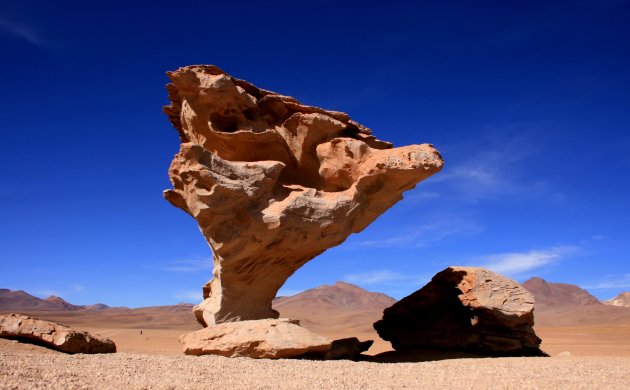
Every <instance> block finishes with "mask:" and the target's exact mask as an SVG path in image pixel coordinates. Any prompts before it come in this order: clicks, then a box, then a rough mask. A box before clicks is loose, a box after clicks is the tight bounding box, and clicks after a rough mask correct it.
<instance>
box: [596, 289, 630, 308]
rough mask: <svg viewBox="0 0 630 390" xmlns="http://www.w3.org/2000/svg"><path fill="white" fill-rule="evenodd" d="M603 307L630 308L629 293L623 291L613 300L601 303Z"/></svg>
mask: <svg viewBox="0 0 630 390" xmlns="http://www.w3.org/2000/svg"><path fill="white" fill-rule="evenodd" d="M602 303H603V304H605V305H611V306H619V307H630V291H624V292H622V293H620V294H619V295H617V296H616V297H614V298H611V299H609V300H606V301H602Z"/></svg>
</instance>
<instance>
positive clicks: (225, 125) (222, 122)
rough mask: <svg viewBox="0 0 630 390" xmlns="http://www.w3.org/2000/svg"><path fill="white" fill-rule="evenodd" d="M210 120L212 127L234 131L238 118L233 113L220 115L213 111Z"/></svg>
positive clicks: (223, 130)
mask: <svg viewBox="0 0 630 390" xmlns="http://www.w3.org/2000/svg"><path fill="white" fill-rule="evenodd" d="M210 122H212V127H214V129H215V130H217V131H222V132H224V133H234V132H235V131H236V130H238V119H237V118H236V117H235V116H233V115H222V114H220V113H218V112H213V113H212V114H210Z"/></svg>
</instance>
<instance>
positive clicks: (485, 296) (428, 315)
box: [374, 267, 546, 356]
mask: <svg viewBox="0 0 630 390" xmlns="http://www.w3.org/2000/svg"><path fill="white" fill-rule="evenodd" d="M533 326H534V297H533V296H532V294H530V293H529V292H528V291H527V290H526V289H525V288H523V287H522V286H521V285H520V284H518V283H517V282H515V281H514V280H512V279H509V278H506V277H504V276H501V275H499V274H496V273H494V272H491V271H488V270H486V269H483V268H476V267H449V268H447V269H445V270H444V271H442V272H439V273H438V274H436V275H435V276H434V277H433V279H432V280H431V281H430V282H429V283H428V284H427V285H426V286H424V287H423V288H422V289H420V290H418V291H416V292H415V293H413V294H411V295H409V296H408V297H405V298H403V299H402V300H400V301H399V302H397V303H395V304H394V305H392V306H391V307H389V308H387V309H385V311H384V312H383V319H382V320H380V321H378V322H376V323H375V324H374V328H375V329H376V331H377V332H378V334H379V336H381V338H383V339H384V340H387V341H390V342H391V343H392V346H393V347H394V349H396V350H397V351H399V350H410V349H414V348H429V349H431V348H432V349H441V350H450V351H463V352H472V353H476V354H483V355H492V356H546V354H545V353H544V352H542V351H541V350H540V348H539V346H540V342H541V340H540V338H538V336H536V333H535V332H534V329H533Z"/></svg>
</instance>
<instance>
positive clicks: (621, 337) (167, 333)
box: [77, 325, 630, 370]
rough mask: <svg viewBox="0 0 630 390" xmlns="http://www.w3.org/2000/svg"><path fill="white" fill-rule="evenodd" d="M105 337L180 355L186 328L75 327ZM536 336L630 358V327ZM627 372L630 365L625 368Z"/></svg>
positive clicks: (555, 349)
mask: <svg viewBox="0 0 630 390" xmlns="http://www.w3.org/2000/svg"><path fill="white" fill-rule="evenodd" d="M77 328H79V329H82V330H87V331H89V332H92V333H98V334H100V335H103V336H105V337H108V338H110V339H112V340H114V342H115V343H116V346H117V348H118V350H119V351H120V352H131V353H146V354H163V355H180V354H181V353H182V348H181V345H180V344H179V342H178V338H179V336H180V335H182V334H184V333H187V332H189V331H193V330H194V329H191V330H186V329H146V328H145V329H142V335H141V334H140V329H137V328H134V329H124V328H112V327H110V328H103V327H98V326H83V327H77ZM317 333H318V334H321V335H322V336H326V337H329V338H332V339H339V338H344V337H351V336H356V337H358V338H359V339H360V340H369V339H372V340H374V345H372V348H370V350H369V351H368V352H367V353H368V354H370V355H375V354H378V353H381V352H386V351H389V350H391V345H390V344H389V343H388V342H386V341H384V340H381V339H380V338H378V335H376V333H373V332H372V333H370V332H347V331H328V332H327V331H321V330H320V331H318V332H317ZM536 333H537V334H538V336H539V337H540V338H542V340H543V343H542V349H543V350H544V351H545V352H547V353H548V354H550V355H551V356H555V355H557V354H559V353H561V352H565V351H568V352H571V355H573V356H609V357H613V356H618V357H623V356H625V357H630V325H625V326H601V327H598V326H583V327H541V328H536ZM628 369H629V370H630V366H629V368H628Z"/></svg>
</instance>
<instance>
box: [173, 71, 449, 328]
mask: <svg viewBox="0 0 630 390" xmlns="http://www.w3.org/2000/svg"><path fill="white" fill-rule="evenodd" d="M168 77H169V78H170V79H171V83H170V84H168V85H167V90H168V94H169V99H170V101H171V103H170V104H169V105H168V106H166V107H165V108H164V112H165V113H166V114H167V115H168V117H169V120H170V122H171V123H172V124H173V126H174V127H175V129H177V131H178V133H179V137H180V140H181V146H180V150H179V153H177V155H176V156H175V157H174V159H173V162H172V163H171V166H170V169H169V176H170V179H171V183H172V184H173V189H169V190H166V191H165V192H164V197H165V198H166V199H167V200H168V201H169V202H170V203H172V204H173V205H174V206H176V207H179V208H181V209H182V210H184V211H185V212H186V213H188V214H190V215H191V216H192V217H193V218H195V220H196V221H197V223H198V225H199V228H200V230H201V232H202V234H203V235H204V237H205V238H206V240H207V242H208V244H209V245H210V247H211V248H212V253H213V260H214V269H213V278H212V280H210V281H209V282H208V283H207V284H206V285H205V286H204V287H203V298H204V300H203V302H202V303H200V304H199V305H197V306H196V307H195V308H194V313H195V316H196V318H197V320H198V321H199V322H200V323H201V324H202V325H204V326H209V325H214V324H220V323H223V322H232V321H244V320H259V319H267V318H278V312H276V311H275V310H273V309H272V307H271V304H272V301H273V299H274V297H275V296H276V293H277V292H278V290H279V289H280V287H281V286H282V285H283V284H284V282H285V281H286V280H287V278H289V276H291V275H292V274H293V273H294V272H295V271H296V270H297V269H299V268H300V267H302V266H303V265H304V264H305V263H306V262H308V261H309V260H311V259H313V258H314V257H315V256H317V255H319V254H321V253H322V252H324V251H325V250H327V249H328V248H331V247H333V246H336V245H339V244H341V243H342V242H343V241H344V240H345V239H346V238H347V237H348V236H349V235H350V234H352V233H357V232H360V231H361V230H363V229H365V227H367V226H368V225H369V224H370V223H371V222H372V221H374V220H375V219H376V218H377V217H378V216H379V215H381V214H382V213H383V212H385V211H386V210H387V209H389V208H390V207H391V206H392V205H394V204H395V203H396V202H398V201H399V200H401V199H402V193H403V192H404V191H406V190H409V189H412V188H414V187H415V185H416V184H417V183H419V182H421V181H422V180H425V179H426V178H428V177H429V176H431V175H433V174H435V173H437V172H439V171H440V169H441V168H442V164H443V161H442V158H441V156H440V154H439V153H438V152H437V151H436V150H435V149H434V148H433V146H432V145H429V144H422V145H410V146H404V147H398V148H394V147H392V144H390V143H388V142H384V141H381V140H378V139H377V138H376V137H375V136H373V135H372V132H371V130H370V129H368V128H366V127H365V126H362V125H361V124H359V123H357V122H355V121H353V120H352V119H350V117H349V116H348V115H347V114H345V113H343V112H337V111H328V110H324V109H321V108H318V107H313V106H307V105H304V104H302V103H300V102H298V101H297V100H296V99H294V98H292V97H289V96H284V95H281V94H277V93H274V92H271V91H267V90H264V89H260V88H257V87H255V86H254V85H252V84H251V83H249V82H247V81H244V80H240V79H237V78H235V77H232V76H230V75H228V74H227V73H225V72H224V71H223V70H221V69H219V68H218V67H216V66H212V65H195V66H186V67H183V68H180V69H178V70H176V71H174V72H169V73H168ZM330 88H331V90H332V91H334V89H335V88H336V86H330Z"/></svg>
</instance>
